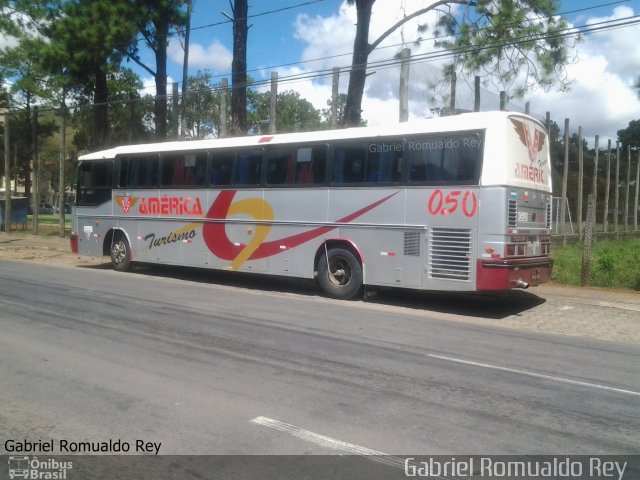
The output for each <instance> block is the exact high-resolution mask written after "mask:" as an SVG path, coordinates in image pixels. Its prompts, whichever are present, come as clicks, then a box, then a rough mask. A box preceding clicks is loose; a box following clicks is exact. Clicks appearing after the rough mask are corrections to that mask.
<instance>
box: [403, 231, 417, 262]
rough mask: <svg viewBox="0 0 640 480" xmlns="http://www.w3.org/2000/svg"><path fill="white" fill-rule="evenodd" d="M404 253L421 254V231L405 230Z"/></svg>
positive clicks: (413, 255)
mask: <svg viewBox="0 0 640 480" xmlns="http://www.w3.org/2000/svg"><path fill="white" fill-rule="evenodd" d="M404 254H405V255H410V256H412V257H419V256H420V232H404Z"/></svg>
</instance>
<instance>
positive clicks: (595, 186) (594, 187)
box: [591, 135, 600, 230]
mask: <svg viewBox="0 0 640 480" xmlns="http://www.w3.org/2000/svg"><path fill="white" fill-rule="evenodd" d="M595 141H596V145H595V158H594V159H593V185H591V193H593V197H594V199H595V200H594V202H593V221H594V225H595V229H596V230H597V229H598V227H597V224H598V150H599V148H600V135H596V137H595Z"/></svg>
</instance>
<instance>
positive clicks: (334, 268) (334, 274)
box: [314, 239, 364, 300]
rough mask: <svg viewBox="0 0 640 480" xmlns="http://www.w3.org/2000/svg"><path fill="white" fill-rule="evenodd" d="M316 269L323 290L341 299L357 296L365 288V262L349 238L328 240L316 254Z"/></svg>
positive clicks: (328, 294) (330, 295)
mask: <svg viewBox="0 0 640 480" xmlns="http://www.w3.org/2000/svg"><path fill="white" fill-rule="evenodd" d="M314 267H315V268H314V271H315V272H317V276H316V278H317V280H318V283H319V284H320V288H322V291H323V292H324V293H325V294H326V295H327V296H329V297H332V298H338V299H341V300H349V299H353V298H355V297H356V296H357V295H358V294H359V293H361V292H362V290H363V288H364V262H363V259H362V255H361V253H360V251H359V250H358V248H357V247H356V246H355V245H354V244H353V243H352V242H350V241H348V240H340V239H337V240H327V241H326V242H325V243H323V244H322V245H321V246H320V248H319V249H318V251H317V252H316V256H315V263H314Z"/></svg>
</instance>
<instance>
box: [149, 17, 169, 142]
mask: <svg viewBox="0 0 640 480" xmlns="http://www.w3.org/2000/svg"><path fill="white" fill-rule="evenodd" d="M155 27H156V98H155V102H154V106H153V113H154V115H155V125H156V139H157V140H158V141H164V140H166V138H167V34H168V32H169V23H168V21H162V23H158V24H156V25H155Z"/></svg>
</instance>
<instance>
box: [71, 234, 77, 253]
mask: <svg viewBox="0 0 640 480" xmlns="http://www.w3.org/2000/svg"><path fill="white" fill-rule="evenodd" d="M71 251H72V252H73V253H78V251H79V249H78V234H77V233H76V232H71Z"/></svg>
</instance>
